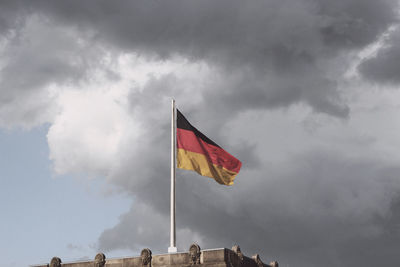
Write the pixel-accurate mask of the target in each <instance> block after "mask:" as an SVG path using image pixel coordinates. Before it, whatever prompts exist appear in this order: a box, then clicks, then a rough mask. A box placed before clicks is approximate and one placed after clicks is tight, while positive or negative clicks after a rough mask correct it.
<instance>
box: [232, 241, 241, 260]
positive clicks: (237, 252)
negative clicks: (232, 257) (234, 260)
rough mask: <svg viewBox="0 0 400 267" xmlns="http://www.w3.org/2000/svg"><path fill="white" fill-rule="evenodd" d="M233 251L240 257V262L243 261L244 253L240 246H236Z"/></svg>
mask: <svg viewBox="0 0 400 267" xmlns="http://www.w3.org/2000/svg"><path fill="white" fill-rule="evenodd" d="M232 250H233V252H235V253H236V254H237V255H238V257H239V260H240V261H243V253H242V251H241V250H240V247H239V245H234V246H233V247H232Z"/></svg>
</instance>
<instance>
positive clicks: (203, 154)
mask: <svg viewBox="0 0 400 267" xmlns="http://www.w3.org/2000/svg"><path fill="white" fill-rule="evenodd" d="M176 135H177V139H176V140H177V149H178V150H177V163H178V164H177V165H178V166H177V167H178V168H181V169H186V170H192V171H195V172H197V173H198V174H200V175H203V176H207V177H210V178H214V179H215V181H217V182H218V183H220V184H224V185H232V184H233V181H234V179H235V177H236V175H237V174H238V173H239V170H240V167H241V166H242V163H241V162H240V161H239V160H238V159H237V158H235V157H234V156H232V155H231V154H229V153H228V152H226V151H225V150H224V149H222V148H221V147H220V146H219V145H217V144H216V143H214V142H213V141H212V140H210V139H209V138H208V137H206V136H205V135H204V134H202V133H201V132H200V131H199V130H197V129H196V128H195V127H193V126H192V125H191V124H190V123H189V121H188V120H187V119H186V118H185V117H184V116H183V115H182V113H181V112H180V111H179V110H177V129H176Z"/></svg>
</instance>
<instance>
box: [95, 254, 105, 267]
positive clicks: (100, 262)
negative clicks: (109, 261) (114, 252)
mask: <svg viewBox="0 0 400 267" xmlns="http://www.w3.org/2000/svg"><path fill="white" fill-rule="evenodd" d="M104 265H106V255H104V254H103V253H97V255H96V257H94V267H104Z"/></svg>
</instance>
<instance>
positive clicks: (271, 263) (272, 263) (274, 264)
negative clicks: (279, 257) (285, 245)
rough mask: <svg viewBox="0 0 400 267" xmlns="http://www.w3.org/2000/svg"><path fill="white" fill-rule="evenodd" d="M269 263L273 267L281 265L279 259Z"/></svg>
mask: <svg viewBox="0 0 400 267" xmlns="http://www.w3.org/2000/svg"><path fill="white" fill-rule="evenodd" d="M269 265H270V266H271V267H279V264H278V262H277V261H271V262H270V263H269Z"/></svg>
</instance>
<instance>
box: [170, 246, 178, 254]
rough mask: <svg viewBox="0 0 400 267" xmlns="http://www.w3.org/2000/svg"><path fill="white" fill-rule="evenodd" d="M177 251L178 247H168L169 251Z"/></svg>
mask: <svg viewBox="0 0 400 267" xmlns="http://www.w3.org/2000/svg"><path fill="white" fill-rule="evenodd" d="M176 252H178V248H177V247H168V253H176Z"/></svg>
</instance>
